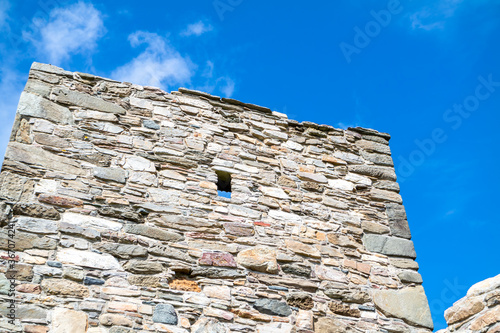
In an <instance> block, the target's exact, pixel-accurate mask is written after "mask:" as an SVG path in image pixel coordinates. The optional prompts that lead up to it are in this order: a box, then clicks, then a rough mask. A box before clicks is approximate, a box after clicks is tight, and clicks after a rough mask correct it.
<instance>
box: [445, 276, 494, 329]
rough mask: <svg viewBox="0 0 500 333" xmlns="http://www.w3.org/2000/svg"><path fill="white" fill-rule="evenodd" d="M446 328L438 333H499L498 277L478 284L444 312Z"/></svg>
mask: <svg viewBox="0 0 500 333" xmlns="http://www.w3.org/2000/svg"><path fill="white" fill-rule="evenodd" d="M444 318H445V319H446V323H447V324H448V328H446V329H443V330H439V331H438V333H448V332H471V333H476V332H477V333H479V332H486V333H498V332H500V275H497V276H495V277H492V278H489V279H486V280H484V281H481V282H478V283H476V284H475V285H473V286H472V287H470V289H469V290H468V291H467V295H466V296H465V297H463V298H461V299H459V300H458V301H456V302H455V303H454V304H453V306H452V307H451V308H449V309H448V310H446V311H445V313H444Z"/></svg>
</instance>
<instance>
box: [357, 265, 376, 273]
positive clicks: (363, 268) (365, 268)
mask: <svg viewBox="0 0 500 333" xmlns="http://www.w3.org/2000/svg"><path fill="white" fill-rule="evenodd" d="M371 268H372V267H371V266H370V265H369V264H363V263H360V262H358V263H356V269H357V270H358V271H360V272H361V273H365V274H370V270H371Z"/></svg>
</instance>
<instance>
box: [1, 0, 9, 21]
mask: <svg viewBox="0 0 500 333" xmlns="http://www.w3.org/2000/svg"><path fill="white" fill-rule="evenodd" d="M9 7H10V4H9V2H8V1H7V0H0V28H2V27H3V26H4V25H5V23H6V22H7V11H8V10H9Z"/></svg>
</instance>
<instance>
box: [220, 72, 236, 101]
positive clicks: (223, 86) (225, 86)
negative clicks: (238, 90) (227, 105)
mask: <svg viewBox="0 0 500 333" xmlns="http://www.w3.org/2000/svg"><path fill="white" fill-rule="evenodd" d="M216 83H217V86H218V87H219V90H220V92H221V93H222V94H223V95H224V97H227V98H229V97H231V96H232V95H233V93H234V81H233V80H232V79H231V78H230V77H227V76H223V77H220V78H218V79H217V82H216Z"/></svg>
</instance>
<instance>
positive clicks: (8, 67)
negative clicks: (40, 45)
mask: <svg viewBox="0 0 500 333" xmlns="http://www.w3.org/2000/svg"><path fill="white" fill-rule="evenodd" d="M3 60H4V62H2V64H1V65H0V92H1V98H0V119H2V122H1V124H0V164H2V163H3V157H4V155H5V148H6V146H7V143H8V142H9V137H10V133H11V130H12V124H13V123H14V117H15V114H16V108H17V103H18V99H19V95H20V94H21V91H22V90H23V86H24V82H25V81H26V79H27V78H26V77H25V75H22V74H20V73H19V72H18V71H17V70H15V69H12V67H13V63H12V61H10V60H9V59H5V57H4V58H3Z"/></svg>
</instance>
